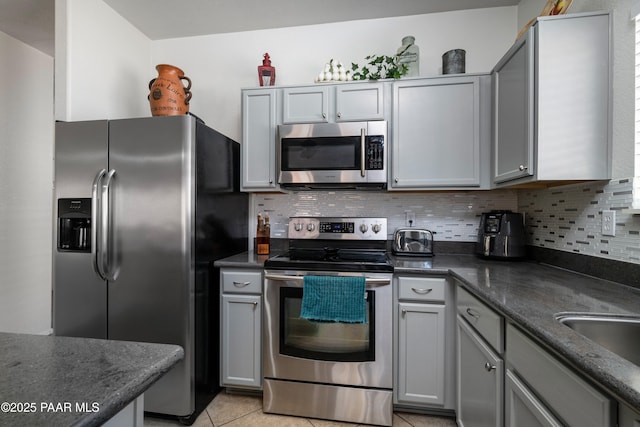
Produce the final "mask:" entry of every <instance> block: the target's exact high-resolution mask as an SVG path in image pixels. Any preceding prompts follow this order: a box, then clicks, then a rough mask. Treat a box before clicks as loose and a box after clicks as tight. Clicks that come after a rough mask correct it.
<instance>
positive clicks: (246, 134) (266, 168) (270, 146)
mask: <svg viewBox="0 0 640 427" xmlns="http://www.w3.org/2000/svg"><path fill="white" fill-rule="evenodd" d="M276 101H277V90H276V89H245V90H243V91H242V144H241V147H240V150H241V153H242V157H241V158H242V161H241V164H240V171H241V176H242V179H241V189H242V191H274V190H277V183H276V160H275V156H276V133H277V127H276V124H277V122H276V120H277V118H276V117H277V116H276V114H277V110H276V105H277V102H276Z"/></svg>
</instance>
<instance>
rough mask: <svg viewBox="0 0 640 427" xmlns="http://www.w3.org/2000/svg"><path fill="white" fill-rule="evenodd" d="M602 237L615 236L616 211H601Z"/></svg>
mask: <svg viewBox="0 0 640 427" xmlns="http://www.w3.org/2000/svg"><path fill="white" fill-rule="evenodd" d="M602 235H603V236H615V235H616V211H602Z"/></svg>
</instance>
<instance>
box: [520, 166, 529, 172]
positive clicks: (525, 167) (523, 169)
mask: <svg viewBox="0 0 640 427" xmlns="http://www.w3.org/2000/svg"><path fill="white" fill-rule="evenodd" d="M518 169H520V172H524V171H526V170H527V169H529V168H528V167H527V166H525V165H520V167H519V168H518Z"/></svg>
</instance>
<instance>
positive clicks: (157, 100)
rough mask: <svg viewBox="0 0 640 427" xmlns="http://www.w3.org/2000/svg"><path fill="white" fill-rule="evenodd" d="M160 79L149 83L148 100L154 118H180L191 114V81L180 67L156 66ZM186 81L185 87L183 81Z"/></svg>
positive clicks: (157, 78)
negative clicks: (179, 116)
mask: <svg viewBox="0 0 640 427" xmlns="http://www.w3.org/2000/svg"><path fill="white" fill-rule="evenodd" d="M156 70H157V71H158V77H156V78H155V79H152V80H151V81H150V82H149V95H148V96H147V99H148V100H149V104H150V105H151V114H152V115H153V116H178V115H181V114H187V113H188V112H189V100H190V99H191V91H190V89H191V79H189V77H186V76H185V75H184V71H182V70H181V69H180V68H178V67H174V66H173V65H168V64H158V65H156ZM183 80H186V82H187V85H186V86H184V85H183V83H182V81H183Z"/></svg>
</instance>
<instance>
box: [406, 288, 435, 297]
mask: <svg viewBox="0 0 640 427" xmlns="http://www.w3.org/2000/svg"><path fill="white" fill-rule="evenodd" d="M411 290H412V291H413V292H415V293H416V294H421V295H425V294H428V293H429V292H431V291H433V289H420V288H411Z"/></svg>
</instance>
